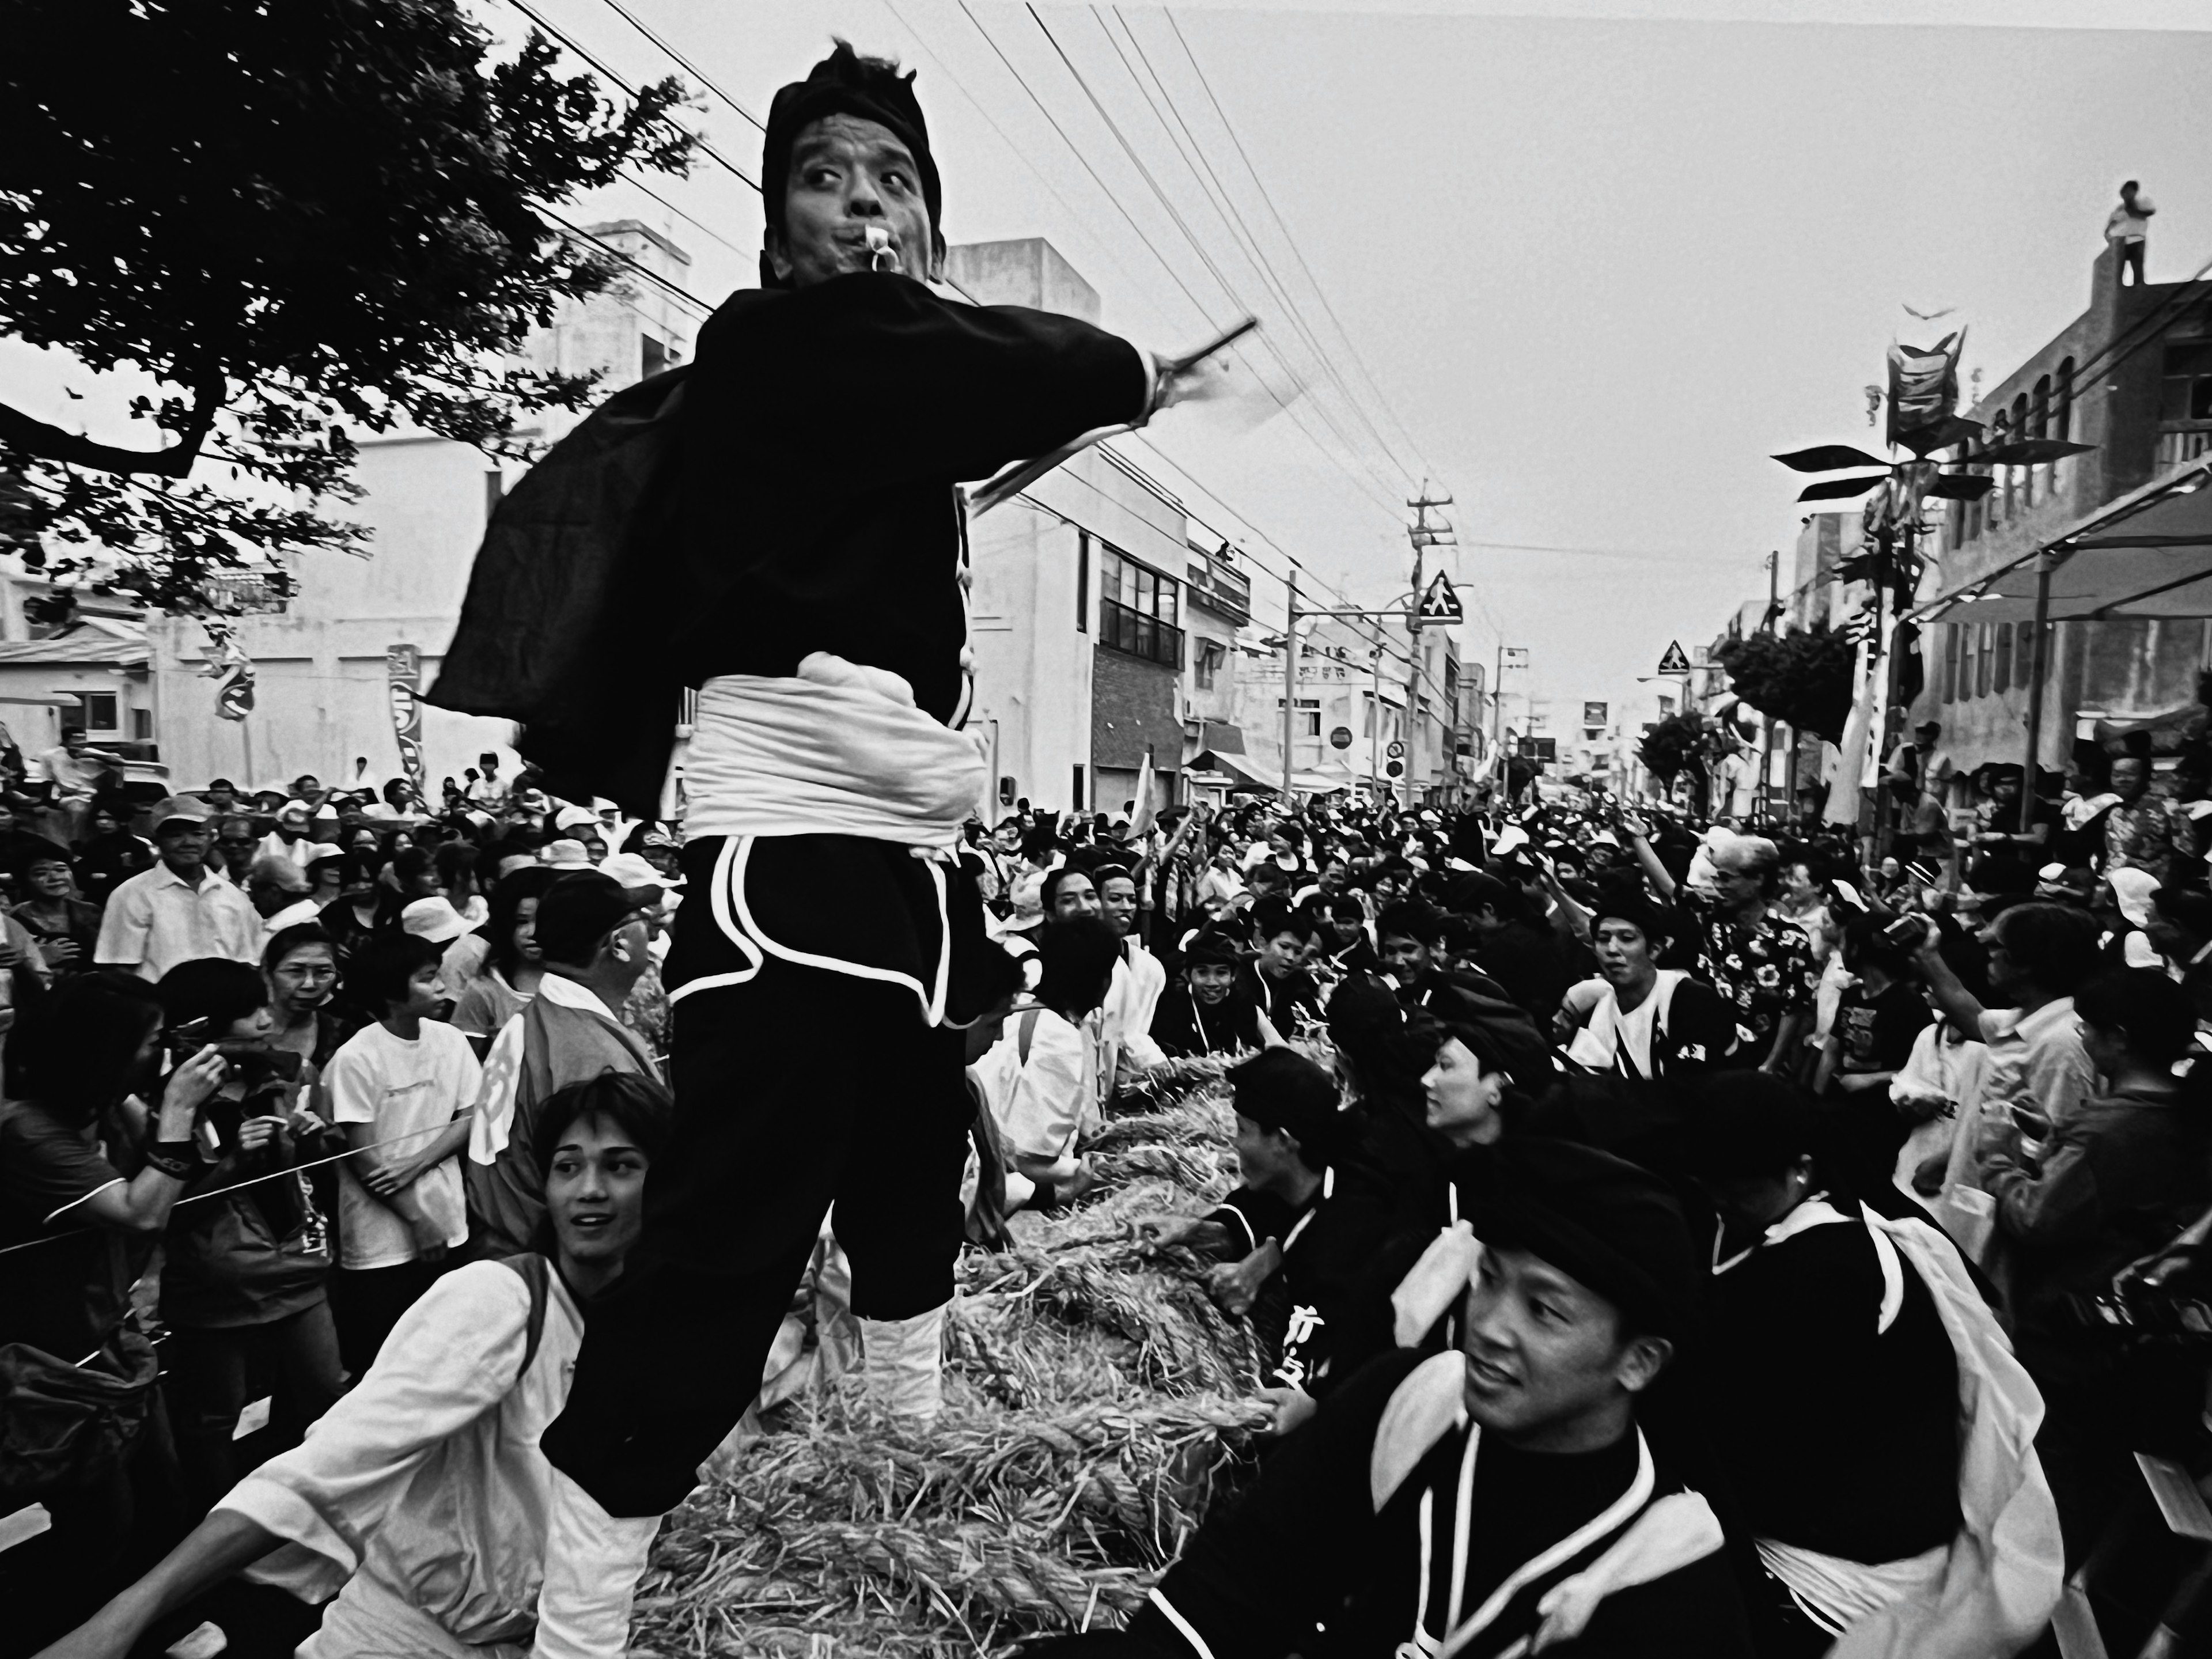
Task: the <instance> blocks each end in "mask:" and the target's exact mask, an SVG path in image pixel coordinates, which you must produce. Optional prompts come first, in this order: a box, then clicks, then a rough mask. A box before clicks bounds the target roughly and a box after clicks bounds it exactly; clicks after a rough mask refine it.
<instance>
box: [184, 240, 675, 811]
mask: <svg viewBox="0 0 2212 1659" xmlns="http://www.w3.org/2000/svg"><path fill="white" fill-rule="evenodd" d="M592 234H594V235H597V236H598V237H599V238H600V239H601V240H604V241H605V242H607V243H609V244H611V246H615V247H617V248H619V249H620V250H621V251H622V252H623V253H625V254H627V255H628V256H629V258H632V259H635V260H636V261H637V262H638V263H639V264H641V265H644V266H645V267H647V269H648V270H654V271H656V272H657V273H659V275H661V276H665V277H667V278H668V279H669V280H670V281H671V282H674V283H678V284H679V285H680V284H682V283H683V282H684V272H685V270H686V268H687V267H688V266H689V265H690V257H689V256H688V255H686V254H685V253H684V251H683V250H682V249H681V248H678V246H676V245H675V244H673V243H672V242H670V241H669V240H667V239H666V238H665V237H663V236H661V235H660V234H659V233H657V232H655V231H653V230H651V229H649V228H647V227H646V226H644V225H642V224H640V223H637V222H635V221H632V220H625V221H623V222H619V223H616V224H605V225H597V226H593V227H592ZM696 325H697V324H696V318H695V317H694V316H693V315H691V314H690V308H689V307H686V306H684V304H683V303H682V302H681V301H678V300H676V299H675V298H674V297H673V296H672V295H669V294H668V293H667V292H666V290H665V289H660V288H659V287H658V286H657V285H655V284H653V283H647V282H646V281H645V280H643V279H642V278H639V279H637V280H635V282H627V281H626V282H620V283H617V284H616V285H615V286H614V287H613V288H611V289H608V290H607V291H606V292H604V293H602V294H599V295H595V296H594V297H593V298H592V299H591V300H590V301H586V302H584V303H582V304H580V305H573V304H572V305H570V306H568V307H566V308H565V309H564V310H563V312H562V314H561V315H560V316H559V317H558V318H557V319H556V321H555V323H554V324H553V325H552V326H551V327H550V328H548V329H545V330H542V331H539V332H538V334H537V335H536V336H535V337H533V338H532V340H531V342H530V345H529V349H528V352H527V356H528V357H529V359H530V361H531V362H532V363H533V364H534V365H535V366H537V367H538V368H560V369H562V370H566V371H568V372H571V373H575V372H581V371H584V370H587V369H596V370H598V371H599V374H600V375H601V377H602V378H601V380H600V382H599V384H600V386H601V387H602V388H603V389H604V390H605V391H609V392H611V391H614V390H616V389H617V388H619V387H622V386H628V385H629V384H631V383H632V382H634V381H635V380H640V379H642V378H643V377H644V376H646V375H647V374H657V373H659V371H660V370H661V369H663V368H667V367H669V366H670V365H671V364H672V363H674V362H680V361H682V360H683V359H684V358H685V357H686V356H688V355H689V353H690V341H691V337H692V334H693V331H694V330H695V329H696ZM580 418H581V417H580V416H569V415H562V414H558V413H556V412H554V411H548V413H547V415H546V416H544V419H543V422H542V426H541V428H540V429H538V431H536V432H534V433H532V436H535V437H538V438H539V439H541V440H542V441H545V442H547V443H550V442H551V441H554V440H556V439H558V438H559V437H560V436H562V435H563V434H564V433H565V432H567V431H568V428H570V427H571V426H572V425H574V422H575V421H576V420H578V419H580ZM361 452H362V453H361V460H360V464H359V466H358V469H357V471H356V477H357V479H358V480H359V482H360V483H362V486H363V487H364V489H366V491H367V494H366V495H365V496H364V497H363V499H362V501H360V502H359V503H358V504H357V505H356V507H355V509H354V510H355V512H356V514H357V516H358V517H359V518H360V519H361V520H362V521H363V522H365V523H366V524H368V526H369V527H370V529H371V531H372V532H373V539H372V540H371V543H370V544H369V549H368V556H367V557H363V558H349V557H347V556H344V555H342V554H313V555H305V556H295V557H293V558H292V559H291V561H290V566H291V569H292V572H293V574H294V575H295V577H296V578H297V580H298V584H299V586H298V590H297V592H296V593H295V595H294V597H293V598H292V599H289V601H287V600H285V599H280V598H278V597H276V594H275V593H274V592H271V591H270V589H269V588H268V586H266V584H265V583H262V582H259V581H258V580H257V579H255V578H253V577H251V576H241V577H234V578H231V579H229V580H230V583H231V586H232V587H233V591H234V598H236V599H239V600H240V602H241V603H242V604H243V605H244V606H245V608H246V610H247V611H248V614H246V615H245V616H243V617H240V621H239V626H238V640H239V643H240V645H241V646H242V647H244V648H245V650H246V654H247V655H248V656H249V657H251V658H252V660H253V664H254V671H255V678H256V694H255V703H254V709H253V712H252V714H249V715H248V716H247V717H246V719H245V720H239V721H232V720H216V719H215V718H213V712H214V704H215V688H214V685H213V683H212V682H210V681H209V680H206V679H204V678H200V671H201V670H202V668H204V666H205V659H204V656H203V654H202V653H203V651H204V647H205V645H206V642H207V641H206V634H205V630H204V629H202V628H201V627H200V626H199V624H198V623H195V622H191V621H188V620H185V619H182V618H175V617H165V618H159V619H156V620H155V622H154V623H153V625H152V627H151V628H150V629H149V642H150V644H151V646H152V658H153V663H152V668H153V678H154V682H155V703H156V705H157V706H158V707H159V708H160V709H161V712H162V714H163V716H164V718H163V719H162V720H161V739H162V744H163V758H164V759H165V760H166V761H167V763H168V764H169V767H170V775H171V776H172V778H173V779H174V780H175V781H176V782H177V783H178V784H179V787H191V786H193V785H197V784H199V783H203V782H204V781H207V779H209V778H210V777H213V776H216V775H228V776H230V777H231V778H232V779H233V780H234V781H236V782H238V783H240V784H241V785H243V786H246V787H255V786H258V785H259V784H262V783H265V782H272V781H276V780H279V779H289V778H291V777H294V776H296V775H298V774H300V773H302V772H313V773H316V774H318V775H320V776H322V777H325V778H326V779H327V778H330V777H332V776H337V775H345V776H348V777H350V776H351V775H353V773H354V769H355V763H356V761H360V760H365V761H366V762H367V763H368V775H370V776H372V777H376V778H386V777H391V776H394V775H398V772H399V770H400V766H401V763H400V757H399V749H398V743H397V742H396V740H395V738H394V737H393V733H392V700H391V692H390V689H389V684H390V681H389V674H388V671H387V667H386V662H387V653H389V651H390V650H391V648H392V647H393V646H396V645H405V646H412V647H415V648H416V651H417V652H419V653H420V655H421V661H422V684H423V686H425V687H427V686H428V684H430V683H431V681H433V680H434V679H435V678H436V676H437V670H438V665H439V661H440V659H441V657H442V656H443V654H444V652H445V649H446V646H447V642H448V641H450V640H451V638H452V637H453V625H454V623H455V622H456V621H457V620H458V618H459V615H460V605H461V597H462V594H463V592H465V589H466V587H467V585H468V575H469V567H470V563H471V560H472V559H473V557H474V556H475V553H476V549H477V543H478V541H479V540H481V539H482V538H483V529H484V525H485V522H486V520H487V519H488V518H489V514H490V511H491V507H492V506H493V504H494V503H495V502H496V501H498V499H499V495H500V492H501V487H502V483H503V479H502V475H501V471H500V469H499V468H498V467H497V466H496V465H495V464H494V463H493V462H492V461H491V460H490V459H489V458H487V457H486V456H485V455H484V454H483V452H482V451H480V450H477V449H476V448H474V447H471V446H469V445H466V444H459V443H453V442H451V441H447V440H446V439H443V438H439V437H435V436H432V435H428V434H425V433H422V432H408V431H394V432H392V433H387V434H382V435H374V434H372V435H364V436H363V437H362V440H361ZM516 471H519V469H516ZM511 738H513V727H512V726H510V725H509V724H508V723H507V722H506V721H504V720H479V719H476V718H473V717H471V716H468V715H463V714H451V713H448V712H447V711H446V710H444V709H441V708H430V707H428V705H427V704H426V705H424V706H423V708H422V748H423V760H424V765H425V767H426V769H427V771H428V783H429V787H430V789H431V791H432V792H433V793H434V794H435V791H436V789H437V787H438V782H439V780H440V779H441V777H445V776H448V775H450V776H454V777H459V775H461V772H462V771H463V769H465V768H466V767H469V766H472V765H474V764H475V763H476V758H477V755H478V754H479V753H481V752H483V751H484V750H498V751H500V752H501V755H502V757H503V759H504V761H505V767H504V769H505V770H506V771H507V774H508V775H512V774H513V769H514V765H515V762H514V759H513V755H512V752H511V750H509V748H508V744H509V742H510V740H511Z"/></svg>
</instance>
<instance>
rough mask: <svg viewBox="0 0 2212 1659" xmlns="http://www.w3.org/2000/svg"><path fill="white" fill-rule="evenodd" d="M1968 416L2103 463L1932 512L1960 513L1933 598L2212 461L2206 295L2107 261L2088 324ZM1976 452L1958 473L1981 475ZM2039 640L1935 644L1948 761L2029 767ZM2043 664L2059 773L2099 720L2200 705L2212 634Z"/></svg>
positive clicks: (2089, 650) (1925, 705)
mask: <svg viewBox="0 0 2212 1659" xmlns="http://www.w3.org/2000/svg"><path fill="white" fill-rule="evenodd" d="M1968 413H1969V414H1970V416H1972V418H1973V419H1974V420H1977V421H1979V422H1983V423H1984V427H1985V428H1986V429H1987V442H1988V443H1991V444H1996V443H2002V442H2005V441H2008V440H2009V439H2011V438H2015V437H2054V438H2070V439H2073V440H2075V441H2077V442H2081V443H2090V444H2094V445H2096V446H2097V447H2096V449H2095V450H2093V452H2091V453H2087V454H2084V455H2076V456H2074V457H2071V458H2069V459H2065V460H2061V461H2057V462H2055V463H2052V464H2051V465H2040V466H2028V467H2018V466H2015V467H2000V468H1997V469H1996V480H1997V481H1996V487H1995V488H1994V489H1991V490H1990V493H1989V494H1988V495H1986V496H1984V498H1983V499H1982V500H1981V501H1977V502H1949V503H1942V504H1931V505H1936V506H1941V507H1948V513H1944V515H1943V517H1942V520H1941V524H1942V527H1941V531H1940V533H1939V535H1938V537H1937V538H1936V540H1937V543H1938V544H1937V545H1936V546H1935V547H1933V548H1929V547H1924V546H1923V549H1922V550H1923V552H1926V553H1932V554H1933V555H1934V557H1935V560H1936V564H1937V567H1938V571H1939V577H1940V580H1937V581H1931V582H1929V583H1925V584H1923V588H1922V592H1923V595H1929V594H1933V593H1936V592H1945V591H1948V590H1951V589H1954V588H1957V587H1959V586H1961V585H1963V584H1965V583H1967V582H1970V581H1972V580H1975V579H1976V578H1977V577H1978V576H1980V575H1983V574H1986V573H1987V572H1989V571H1990V570H1991V569H1993V568H1996V567H1997V566H1998V565H2001V564H2004V563H2008V562H2010V561H2012V560H2014V559H2016V558H2018V557H2020V556H2022V555H2023V554H2027V553H2029V552H2031V551H2033V550H2034V549H2035V548H2036V547H2038V546H2039V545H2041V544H2043V543H2045V542H2046V541H2048V540H2050V539H2051V538H2052V537H2053V536H2054V535H2056V534H2057V532H2060V531H2062V530H2063V529H2064V528H2065V527H2066V526H2068V525H2069V524H2070V523H2072V522H2073V521H2075V520H2077V519H2079V518H2081V516H2083V515H2084V514H2086V513H2090V512H2093V511H2094V510H2095V509H2096V508H2097V507H2101V506H2103V505H2104V504H2105V503H2106V502H2107V501H2112V500H2113V499H2115V498H2116V497H2118V496H2120V495H2124V494H2126V493H2127V492H2128V491H2130V490H2131V489H2136V488H2137V487H2138V486H2140V485H2142V484H2143V483H2148V482H2149V481H2150V480H2151V479H2152V478H2154V477H2159V476H2160V475H2162V474H2164V473H2166V472H2167V471H2171V470H2172V469H2173V468H2174V467H2176V466H2178V465H2180V464H2182V463H2183V462H2185V461H2188V460H2192V459H2195V458H2197V456H2200V455H2202V454H2203V453H2205V451H2206V450H2207V449H2208V448H2212V299H2208V298H2207V297H2206V295H2205V294H2204V291H2203V286H2202V285H2201V284H2194V285H2193V284H2190V283H2151V284H2148V285H2147V286H2142V287H2133V288H2123V287H2122V286H2121V285H2120V283H2119V270H2118V262H2117V261H2116V259H2115V258H2114V254H2113V251H2112V247H2111V246H2109V245H2108V246H2106V250H2105V252H2103V253H2101V254H2100V255H2099V256H2098V258H2097V259H2096V261H2095V263H2094V264H2093V266H2092V267H2091V275H2090V283H2089V304H2088V308H2087V310H2086V311H2084V312H2083V313H2081V315H2080V316H2079V317H2077V318H2075V319H2074V320H2073V321H2072V322H2070V323H2069V324H2068V325H2066V326H2065V327H2064V328H2063V329H2062V330H2060V331H2059V332H2058V333H2057V334H2056V335H2055V336H2053V337H2051V340H2050V342H2049V343H2046V344H2045V346H2044V347H2043V348H2042V349H2040V350H2039V351H2036V352H2035V353H2033V355H2032V356H2029V357H2028V359H2027V361H2026V362H2023V363H2021V365H2020V366H2019V367H2018V368H2015V370H2013V372H2012V373H2010V374H2008V375H2006V376H2005V377H2004V378H2003V379H2002V380H2000V381H1999V382H1998V383H1997V384H1996V386H1994V387H1993V388H1991V390H1990V392H1989V393H1988V395H1987V396H1985V397H1984V398H1983V399H1982V400H1981V402H1980V403H1979V404H1977V405H1976V406H1975V407H1974V408H1973V409H1972V410H1970V411H1968ZM1972 449H1973V447H1968V448H1967V449H1966V450H1965V451H1963V452H1961V453H1960V454H1958V455H1957V456H1956V457H1955V459H1965V460H1971V459H1972ZM1978 470H1979V471H1984V472H1987V471H1989V469H1987V468H1981V469H1978ZM2032 634H2033V623H2026V622H2022V623H1973V622H1971V621H1957V620H1947V621H1945V622H1943V623H1939V624H1938V625H1937V626H1936V627H1935V628H1933V629H1930V630H1929V638H1928V639H1927V641H1925V648H1924V655H1925V659H1926V671H1927V672H1926V689H1925V690H1923V693H1922V695H1921V696H1920V698H1919V699H1918V701H1917V702H1915V703H1914V705H1913V708H1912V718H1913V719H1914V720H1930V719H1932V720H1941V721H1942V723H1943V727H1944V736H1943V742H1944V746H1945V747H1946V748H1947V749H1948V750H1950V751H1951V754H1952V756H1953V757H1954V759H1955V760H1956V762H1957V763H1958V764H1959V766H1960V769H1971V768H1972V767H1975V766H1978V765H1979V764H1981V763H1983V762H1984V761H2014V762H2017V761H2019V760H2020V759H2021V758H2022V755H2021V745H2022V744H2023V743H2024V742H2025V738H2024V735H2023V733H2024V732H2025V731H2026V727H2027V702H2028V684H2027V681H2028V678H2029V677H2030V673H2031V670H2030V666H2029V665H2030V664H2031V663H2032V661H2033V656H2032V650H2033V637H2032ZM2208 661H2212V623H2206V622H2203V621H2196V620H2186V621H2155V620H2136V619H2127V620H2116V621H2107V622H2067V623H2058V624H2056V625H2055V626H2054V627H2053V628H2052V629H2051V639H2050V641H2048V644H2047V647H2046V650H2045V663H2046V666H2047V675H2046V678H2045V711H2046V712H2045V720H2044V724H2043V738H2042V741H2041V744H2040V753H2039V757H2038V758H2039V762H2040V763H2042V764H2044V765H2045V766H2051V767H2059V766H2063V764H2064V763H2065V759H2066V756H2067V753H2068V751H2069V749H2070V747H2071V745H2072V742H2073V739H2074V737H2075V733H2076V732H2077V730H2081V731H2086V730H2087V727H2088V726H2089V725H2090V724H2091V723H2092V722H2093V721H2094V720H2097V719H2098V718H2100V717H2104V718H2109V719H2112V720H2132V719H2140V718H2142V717H2144V716H2146V715H2149V714H2159V713H2163V712H2165V711H2167V710H2170V709H2172V708H2176V707H2178V706H2179V705H2182V704H2185V703H2188V702H2193V701H2194V699H2195V696H2196V681H2197V672H2198V671H2199V670H2200V669H2202V668H2203V667H2204V666H2205V665H2206V664H2207V662H2208Z"/></svg>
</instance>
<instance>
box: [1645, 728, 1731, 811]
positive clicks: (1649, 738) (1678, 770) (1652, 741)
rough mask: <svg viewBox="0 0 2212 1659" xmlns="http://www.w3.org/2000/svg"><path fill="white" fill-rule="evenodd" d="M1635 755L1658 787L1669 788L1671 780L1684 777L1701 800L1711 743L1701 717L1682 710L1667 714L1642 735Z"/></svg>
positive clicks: (1710, 737)
mask: <svg viewBox="0 0 2212 1659" xmlns="http://www.w3.org/2000/svg"><path fill="white" fill-rule="evenodd" d="M1636 752H1637V753H1638V755H1639V756H1640V757H1642V758H1643V761H1644V767H1645V769H1647V770H1649V771H1650V774H1651V775H1652V776H1653V777H1655V778H1656V779H1658V780H1659V781H1660V782H1661V783H1662V785H1664V786H1666V787H1669V788H1672V787H1674V780H1675V779H1676V778H1678V777H1680V776H1682V775H1685V774H1686V775H1688V776H1689V779H1690V781H1691V782H1692V784H1694V785H1695V786H1696V787H1697V789H1698V791H1699V797H1700V799H1702V798H1703V795H1704V792H1705V785H1706V781H1707V780H1708V779H1709V778H1710V777H1711V769H1710V763H1711V759H1712V757H1713V752H1714V741H1713V737H1712V734H1711V732H1708V731H1707V730H1706V729H1705V720H1704V718H1703V717H1702V716H1701V715H1698V714H1690V713H1688V712H1684V713H1682V714H1669V715H1668V716H1667V718H1666V719H1664V720H1660V721H1657V722H1656V723H1655V724H1654V725H1653V726H1652V727H1651V729H1650V731H1649V732H1645V733H1644V740H1643V742H1642V743H1640V744H1638V745H1637V750H1636Z"/></svg>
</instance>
